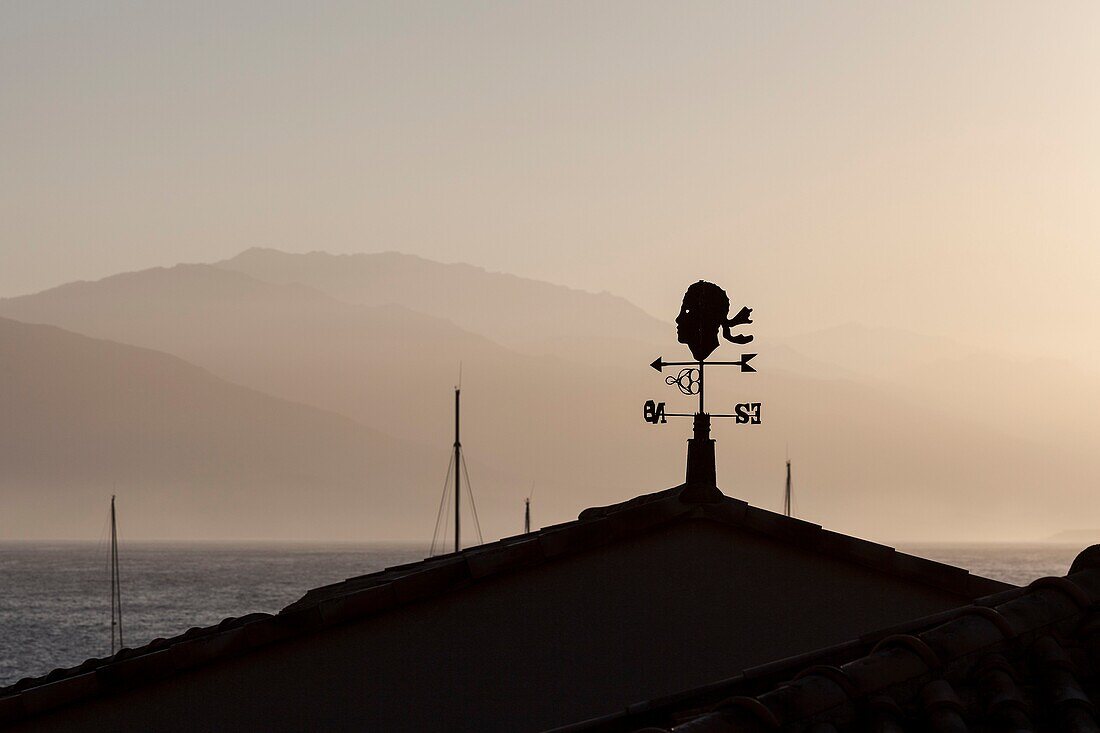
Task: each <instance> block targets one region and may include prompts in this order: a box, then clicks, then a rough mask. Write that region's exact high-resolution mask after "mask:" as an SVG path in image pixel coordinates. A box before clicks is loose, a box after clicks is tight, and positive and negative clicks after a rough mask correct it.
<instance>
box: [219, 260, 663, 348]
mask: <svg viewBox="0 0 1100 733" xmlns="http://www.w3.org/2000/svg"><path fill="white" fill-rule="evenodd" d="M214 264H215V266H216V267H220V268H224V269H227V270H232V271H235V272H242V273H245V274H247V275H250V276H252V277H254V278H256V279H259V280H263V281H266V282H271V283H276V284H290V283H300V284H303V285H307V286H309V287H311V288H314V289H316V290H318V291H320V292H324V293H326V294H328V295H330V296H332V297H334V298H337V299H339V300H342V301H345V302H348V303H356V304H361V305H385V304H388V303H397V304H400V305H403V306H405V307H407V308H409V309H411V310H415V311H418V312H421V313H424V314H426V315H432V316H435V317H438V318H445V319H447V320H449V321H452V322H454V323H455V324H457V325H458V326H460V327H462V328H465V329H468V330H471V331H473V332H476V333H480V334H482V335H484V336H486V337H487V338H489V339H492V340H494V341H496V342H498V343H500V344H503V345H505V346H508V347H511V348H514V349H520V350H523V351H526V352H528V353H533V354H537V355H543V354H557V355H563V356H571V357H574V358H576V357H581V358H582V359H584V358H589V357H591V355H592V354H591V353H590V350H592V349H595V350H597V351H602V350H603V349H604V347H605V345H606V343H607V342H611V343H613V344H615V343H617V344H624V343H639V342H640V343H651V342H654V341H658V340H659V339H660V338H661V337H662V336H663V335H664V333H665V331H666V326H665V324H663V323H661V322H660V321H658V320H657V319H655V318H653V317H652V316H650V315H649V314H647V313H645V312H644V311H643V310H642V309H641V308H638V307H637V306H635V305H634V304H632V303H630V302H629V301H627V300H626V299H624V298H621V297H618V296H615V295H611V294H610V293H606V292H604V293H589V292H587V291H583V290H577V289H574V288H569V287H566V286H563V285H554V284H551V283H547V282H543V281H540V280H532V279H528V278H522V277H519V276H516V275H509V274H506V273H499V272H489V271H487V270H485V269H483V268H480V267H476V266H473V265H468V264H464V263H455V264H444V263H439V262H434V261H432V260H427V259H424V258H421V257H417V256H415V255H407V254H401V253H398V252H383V253H378V254H343V255H333V254H328V253H326V252H317V251H314V252H310V253H308V254H291V253H286V252H280V251H278V250H273V249H262V248H252V249H249V250H245V251H244V252H242V253H241V254H239V255H237V256H236V257H233V258H231V259H228V260H223V261H221V262H217V263H214ZM609 323H613V324H615V328H613V329H609V328H608V324H609Z"/></svg>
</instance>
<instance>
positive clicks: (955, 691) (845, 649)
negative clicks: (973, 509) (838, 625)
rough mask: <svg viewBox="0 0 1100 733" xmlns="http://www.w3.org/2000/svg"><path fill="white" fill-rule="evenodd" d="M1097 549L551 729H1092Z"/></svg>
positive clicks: (1098, 686)
mask: <svg viewBox="0 0 1100 733" xmlns="http://www.w3.org/2000/svg"><path fill="white" fill-rule="evenodd" d="M1097 700H1100V545H1094V546H1093V547H1090V548H1088V549H1087V550H1085V551H1084V552H1082V553H1081V554H1080V555H1078V556H1077V559H1076V560H1075V561H1074V563H1073V566H1072V567H1071V568H1070V572H1069V575H1067V576H1066V577H1049V578H1040V579H1038V580H1036V581H1035V582H1033V583H1031V585H1029V586H1028V587H1027V588H1019V589H1015V590H1010V591H1005V592H1002V593H999V594H996V595H993V596H989V597H987V598H983V599H980V600H978V601H976V602H975V603H973V604H971V605H967V606H963V607H961V608H958V609H955V610H953V611H948V612H946V613H940V614H937V615H935V616H931V617H927V618H924V619H917V620H915V621H912V622H909V623H907V624H904V625H902V626H899V627H895V628H893V629H888V630H884V631H882V632H878V633H875V634H868V635H866V636H864V637H862V638H860V639H854V640H852V641H850V642H847V643H845V644H841V645H839V646H836V647H832V648H829V649H824V650H821V651H818V652H813V653H810V654H805V655H801V656H799V657H796V658H792V659H787V660H781V661H778V662H774V663H771V664H767V665H764V666H762V667H758V668H755V669H748V670H745V671H744V672H743V673H742V674H740V675H737V676H736V677H733V678H731V679H728V680H723V681H720V682H716V683H714V684H712V685H709V686H707V687H705V688H701V689H697V690H692V691H688V692H684V693H681V694H678V695H674V696H671V697H668V698H665V699H662V700H653V701H649V702H645V703H639V704H636V705H633V706H631V707H630V708H628V709H627V710H624V711H622V712H621V713H618V714H615V715H610V716H606V717H604V718H601V719H599V720H593V721H588V722H586V723H579V724H576V725H572V726H567V727H566V728H561V729H559V731H560V732H561V733H565V731H570V732H571V733H580V731H587V732H589V733H595V732H596V731H603V732H605V733H610V732H611V731H638V732H640V731H645V732H646V733H660V732H666V731H672V732H674V733H762V732H764V731H792V732H798V733H802V732H806V733H837V732H840V731H853V732H863V731H867V732H872V731H873V732H875V733H891V732H896V733H902V732H904V731H944V732H950V733H963V732H964V731H975V732H981V733H984V732H986V731H1017V732H1020V733H1022V732H1023V731H1034V732H1035V733H1043V732H1044V731H1050V732H1052V733H1053V732H1054V731H1059V732H1061V731H1066V732H1077V731H1080V732H1084V731H1100V716H1098V714H1097V708H1096V704H1095V701H1097Z"/></svg>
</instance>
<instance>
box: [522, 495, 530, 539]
mask: <svg viewBox="0 0 1100 733" xmlns="http://www.w3.org/2000/svg"><path fill="white" fill-rule="evenodd" d="M523 533H524V534H530V533H531V497H527V498H526V499H524V500H523Z"/></svg>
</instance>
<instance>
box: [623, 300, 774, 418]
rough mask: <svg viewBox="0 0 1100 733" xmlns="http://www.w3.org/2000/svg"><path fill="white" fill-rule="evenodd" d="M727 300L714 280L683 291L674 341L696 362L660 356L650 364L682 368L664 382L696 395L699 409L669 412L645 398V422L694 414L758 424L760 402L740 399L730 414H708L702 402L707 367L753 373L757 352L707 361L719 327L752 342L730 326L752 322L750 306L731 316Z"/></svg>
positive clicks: (733, 340)
mask: <svg viewBox="0 0 1100 733" xmlns="http://www.w3.org/2000/svg"><path fill="white" fill-rule="evenodd" d="M729 307H730V301H729V297H728V296H727V295H726V292H725V291H724V290H722V288H720V287H718V286H717V285H715V284H714V283H709V282H706V281H704V280H700V281H699V282H697V283H695V284H693V285H692V286H691V287H689V288H688V289H687V292H686V293H685V294H684V301H683V304H682V305H681V306H680V315H679V316H677V318H676V335H677V340H678V341H679V342H680V343H682V344H686V345H687V346H688V348H689V349H690V350H691V355H692V356H694V357H695V361H665V360H664V358H663V357H657V358H656V359H654V360H653V362H652V363H651V364H650V366H651V367H653V368H654V369H656V370H657V371H658V372H662V373H663V372H664V368H665V367H683V368H682V369H680V371H679V373H677V374H676V376H671V375H670V376H667V377H665V383H666V384H668V385H670V386H674V387H676V388H677V389H679V390H680V392H681V393H682V394H684V395H688V396H695V395H698V396H699V410H698V412H696V413H688V412H668V411H667V410H666V409H665V403H664V402H657V401H656V400H647V401H646V403H645V405H644V407H643V413H642V414H643V417H644V418H645V421H646V422H648V423H650V424H653V425H658V424H663V423H666V422H668V421H667V418H670V417H695V415H705V416H707V417H708V418H710V417H722V418H729V417H731V418H734V419H735V421H736V423H737V424H739V425H759V424H760V410H761V403H759V402H741V403H738V404H736V405H734V410H733V412H731V413H715V414H708V413H707V412H706V403H705V402H704V396H705V395H704V391H703V386H704V379H703V378H704V374H705V369H706V367H708V366H736V367H740V371H741V372H742V373H745V372H755V371H756V367H754V366H753V365H752V364H750V363H749V362H751V361H752V360H753V358H755V357H756V354H744V353H743V354H741V358H740V359H738V360H737V361H707V360H706V359H707V357H708V356H710V355H711V353H713V352H714V350H715V349H716V348H718V346H719V344H720V342H719V340H718V332H719V330H721V332H722V335H723V337H724V338H725V339H726V340H727V341H730V342H731V343H735V344H747V343H749V342H750V341H752V338H753V337H752V336H751V335H746V334H740V333H739V334H736V335H735V334H734V333H733V329H734V328H736V327H738V326H747V325H749V324H751V323H752V309H751V308H748V307H746V308H742V309H741V310H740V311H738V312H737V314H736V315H735V316H734V317H733V318H728V316H729Z"/></svg>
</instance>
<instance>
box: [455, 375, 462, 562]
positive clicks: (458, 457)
mask: <svg viewBox="0 0 1100 733" xmlns="http://www.w3.org/2000/svg"><path fill="white" fill-rule="evenodd" d="M461 393H462V388H461V387H455V552H458V551H459V549H460V529H459V523H460V521H461V518H462V517H461V509H460V507H461V505H462V501H461V500H462V489H461V479H460V478H459V477H460V476H461V474H462V472H461V471H460V470H459V466H460V465H461V463H460V462H461V461H462V442H461V441H460V440H459V439H458V412H459V395H460V394H461Z"/></svg>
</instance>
